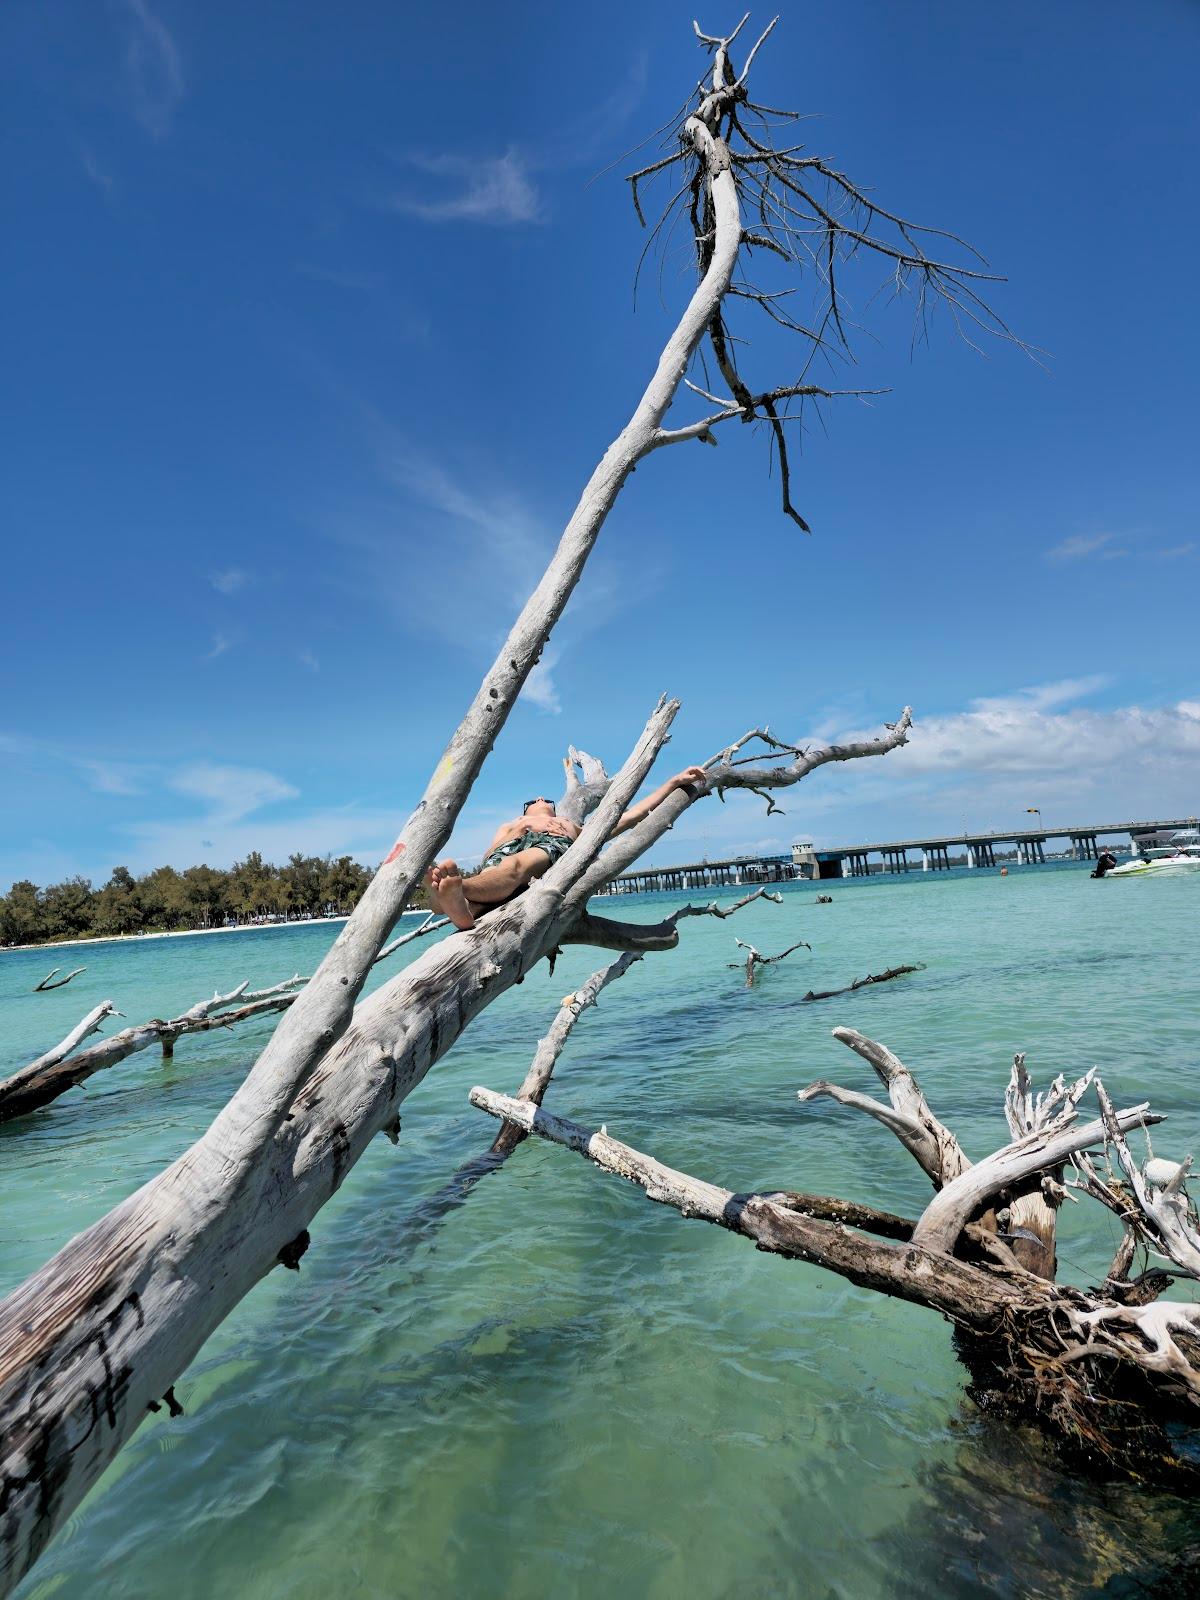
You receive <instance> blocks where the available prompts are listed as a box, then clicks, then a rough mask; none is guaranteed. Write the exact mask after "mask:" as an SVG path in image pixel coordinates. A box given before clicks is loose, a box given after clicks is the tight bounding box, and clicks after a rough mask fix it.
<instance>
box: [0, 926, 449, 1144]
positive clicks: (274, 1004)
mask: <svg viewBox="0 0 1200 1600" xmlns="http://www.w3.org/2000/svg"><path fill="white" fill-rule="evenodd" d="M449 925H450V922H449V918H447V917H439V916H438V915H437V914H436V913H435V912H432V911H431V912H430V913H429V915H428V916H427V917H426V918H425V920H424V921H423V922H422V923H421V924H420V925H419V926H418V927H416V928H414V929H412V930H411V931H410V932H408V933H403V934H401V935H400V936H399V937H398V938H395V939H393V940H392V941H391V942H390V943H389V944H386V945H384V947H383V949H382V950H381V951H380V952H379V954H378V955H377V956H376V957H375V961H374V963H373V965H376V966H377V965H378V964H379V963H380V962H381V961H386V960H387V959H388V957H389V956H392V955H395V953H396V951H397V950H401V949H403V948H404V946H405V945H408V944H412V943H413V941H414V940H416V939H424V938H425V937H426V936H427V935H429V934H431V933H438V932H440V930H441V929H442V928H447V927H449ZM55 970H56V971H57V968H56V969H55ZM79 970H80V971H81V972H82V971H84V970H85V969H84V968H82V967H81V968H80V969H79ZM64 981H65V980H64ZM308 981H309V980H308V978H306V977H301V976H300V974H299V973H297V974H296V975H295V976H294V977H292V978H288V979H286V980H285V981H284V982H283V983H278V984H275V985H274V987H272V988H270V989H255V990H252V989H250V987H249V980H247V981H246V982H244V983H242V984H240V985H239V986H238V987H237V988H236V989H231V990H230V991H229V993H228V994H225V995H221V994H215V995H213V997H212V998H211V999H210V1000H201V1001H200V1002H199V1003H198V1004H197V1005H195V1006H192V1007H191V1009H190V1010H188V1011H186V1012H184V1013H183V1015H182V1016H179V1017H175V1018H172V1019H170V1020H164V1019H163V1018H161V1017H152V1018H151V1019H150V1021H149V1022H145V1023H142V1024H141V1025H139V1026H138V1027H134V1028H125V1029H123V1030H122V1032H120V1033H114V1034H112V1035H110V1036H109V1038H107V1039H105V1040H104V1041H103V1043H102V1044H98V1045H94V1046H93V1047H92V1049H90V1050H87V1051H83V1052H81V1053H80V1054H79V1055H72V1051H74V1050H75V1049H76V1047H77V1046H78V1045H79V1044H80V1042H81V1041H82V1040H83V1039H84V1038H86V1037H87V1035H88V1034H89V1033H94V1032H97V1031H98V1029H99V1026H100V1023H101V1022H102V1021H103V1020H104V1018H105V1017H108V1016H115V1017H119V1016H121V1015H123V1013H122V1012H120V1011H118V1010H117V1009H116V1008H115V1006H114V1005H113V1004H112V1001H111V1000H106V1001H104V1002H103V1004H102V1005H100V1006H97V1007H96V1009H95V1010H94V1011H90V1012H89V1013H88V1015H87V1016H86V1017H84V1019H83V1021H82V1022H80V1023H78V1024H76V1026H75V1027H74V1028H73V1029H72V1030H71V1032H70V1033H69V1034H68V1035H67V1037H66V1038H65V1039H64V1040H63V1041H62V1042H61V1043H60V1044H58V1045H56V1046H55V1047H54V1049H53V1050H50V1051H47V1053H46V1054H45V1055H44V1056H39V1057H38V1059H37V1060H36V1061H32V1062H30V1063H29V1065H28V1066H25V1067H22V1068H21V1069H20V1070H19V1071H18V1072H15V1073H13V1074H12V1076H11V1077H9V1078H6V1079H4V1080H3V1081H2V1082H0V1122H10V1121H12V1119H13V1118H14V1117H23V1116H26V1115H28V1113H29V1112H31V1111H37V1110H39V1109H40V1108H41V1107H42V1106H46V1105H49V1104H50V1103H51V1101H53V1100H57V1099H58V1097H59V1095H62V1094H65V1093H66V1092H67V1090H68V1089H73V1088H75V1087H76V1085H78V1084H81V1083H83V1082H85V1081H86V1079H88V1078H90V1077H91V1076H92V1074H93V1073H95V1072H99V1071H100V1070H101V1068H103V1067H112V1066H115V1065H116V1064H117V1062H119V1061H123V1060H125V1058H126V1057H127V1056H131V1055H134V1054H135V1053H136V1052H137V1051H139V1050H145V1049H147V1048H148V1047H149V1046H150V1045H152V1044H156V1043H157V1044H161V1046H162V1053H163V1055H164V1056H165V1057H166V1058H167V1059H170V1057H171V1056H172V1055H173V1054H174V1052H175V1041H176V1039H178V1038H180V1037H181V1036H182V1035H183V1034H188V1033H204V1032H206V1031H208V1030H209V1029H211V1028H214V1027H221V1028H229V1027H233V1026H234V1024H236V1023H238V1022H246V1021H248V1020H249V1019H250V1018H251V1017H257V1016H262V1015H264V1014H265V1013H269V1012H279V1011H286V1010H287V1009H288V1007H289V1006H290V1005H292V1004H294V1002H295V1001H296V999H297V998H298V996H299V993H300V991H301V990H302V989H303V988H304V986H305V984H306V983H308ZM51 987H52V988H60V987H61V985H59V984H52V985H51ZM235 1004H237V1009H236V1010H232V1009H230V1008H231V1007H233V1006H234V1005H235ZM68 1057H70V1060H69V1061H68V1060H67V1058H68Z"/></svg>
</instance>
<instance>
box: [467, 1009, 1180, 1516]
mask: <svg viewBox="0 0 1200 1600" xmlns="http://www.w3.org/2000/svg"><path fill="white" fill-rule="evenodd" d="M843 1032H846V1033H848V1032H849V1030H843ZM844 1042H847V1043H850V1042H851V1040H850V1039H849V1038H847V1039H846V1040H845V1041H844ZM853 1047H854V1048H855V1049H856V1050H857V1051H858V1053H859V1054H861V1055H863V1056H864V1058H865V1059H868V1060H872V1064H873V1065H876V1069H877V1071H879V1073H880V1076H881V1077H883V1078H884V1081H885V1082H887V1083H888V1084H889V1088H892V1087H895V1089H896V1091H897V1095H898V1097H899V1098H900V1099H901V1100H903V1101H906V1102H907V1104H908V1107H909V1109H911V1107H912V1105H913V1103H914V1102H913V1096H914V1095H916V1096H919V1100H920V1104H921V1105H922V1106H924V1104H925V1102H924V1096H923V1095H920V1091H919V1090H918V1089H916V1086H915V1081H914V1080H912V1075H911V1074H910V1073H908V1072H907V1069H906V1068H903V1067H902V1066H901V1065H900V1064H899V1063H898V1062H896V1058H895V1057H893V1056H892V1054H891V1052H890V1051H888V1050H887V1049H886V1047H884V1046H880V1045H876V1044H875V1043H874V1042H873V1041H870V1040H865V1039H863V1038H862V1036H861V1035H856V1036H854V1039H853ZM893 1063H895V1065H893ZM1091 1082H1092V1079H1091V1076H1090V1075H1089V1077H1088V1083H1089V1085H1090V1083H1091ZM1097 1087H1098V1090H1100V1086H1099V1085H1097ZM1100 1092H1101V1093H1102V1090H1101V1091H1100ZM846 1093H847V1094H848V1093H849V1091H847V1092H846ZM839 1098H841V1096H840V1095H839ZM858 1098H859V1099H860V1100H865V1099H866V1097H865V1096H860V1097H858ZM1045 1099H1046V1100H1047V1101H1054V1102H1055V1104H1054V1105H1053V1106H1051V1107H1050V1109H1049V1111H1048V1113H1047V1114H1046V1116H1044V1117H1043V1125H1042V1126H1041V1127H1039V1128H1037V1129H1035V1130H1033V1131H1032V1132H1030V1133H1027V1134H1026V1135H1025V1136H1024V1139H1023V1140H1022V1141H1018V1142H1017V1144H1016V1145H1014V1146H1009V1147H1005V1149H1003V1150H1000V1151H997V1152H996V1153H995V1154H994V1155H992V1156H989V1157H988V1158H987V1159H986V1160H984V1161H981V1162H980V1163H979V1164H978V1166H975V1167H972V1166H970V1165H969V1164H967V1165H966V1166H965V1167H964V1170H963V1171H962V1172H961V1173H960V1174H958V1175H957V1176H956V1177H955V1178H954V1179H953V1180H952V1181H950V1182H949V1183H948V1184H947V1186H946V1187H945V1188H944V1189H942V1191H941V1193H940V1194H939V1195H938V1196H937V1197H936V1198H935V1200H934V1201H933V1202H932V1203H931V1205H930V1207H928V1208H927V1210H926V1212H925V1215H924V1216H923V1217H922V1218H921V1219H919V1220H918V1222H916V1223H915V1224H914V1223H911V1222H909V1221H908V1220H907V1219H906V1218H904V1217H900V1216H897V1215H895V1214H894V1213H892V1212H883V1211H879V1210H877V1209H876V1208H874V1207H869V1206H862V1205H859V1204H857V1203H855V1202H851V1201H843V1200H839V1199H835V1198H830V1197H825V1196H813V1195H805V1194H799V1193H796V1192H794V1191H786V1190H785V1191H775V1192H771V1193H766V1194H754V1193H745V1194H738V1193H735V1192H733V1191H731V1190H728V1189H724V1188H721V1187H719V1186H718V1185H716V1184H712V1183H709V1182H707V1181H706V1180H704V1179H702V1178H698V1177H693V1176H692V1175H691V1174H689V1173H685V1172H680V1171H677V1170H675V1169H673V1168H671V1167H668V1166H666V1165H664V1164H663V1163H661V1162H659V1161H657V1160H656V1159H654V1158H653V1157H652V1156H649V1155H645V1154H643V1153H642V1152H641V1151H638V1150H635V1149H633V1148H632V1147H631V1146H629V1145H626V1144H622V1143H621V1142H620V1141H618V1140H617V1139H614V1138H613V1137H612V1136H611V1135H610V1134H609V1132H608V1130H607V1128H606V1127H601V1128H600V1129H598V1130H593V1129H589V1128H586V1127H583V1126H581V1125H580V1124H578V1123H574V1122H570V1121H568V1120H567V1119H565V1118H561V1117H555V1116H553V1115H551V1114H550V1113H548V1112H546V1111H545V1110H544V1109H541V1108H539V1107H536V1106H533V1105H530V1104H528V1103H525V1102H521V1101H518V1100H515V1099H512V1098H510V1097H509V1096H506V1095H499V1094H495V1093H493V1092H492V1091H491V1090H488V1089H484V1088H475V1089H473V1090H472V1091H471V1095H470V1100H471V1103H472V1104H473V1105H475V1106H477V1107H479V1108H480V1109H481V1110H484V1111H487V1112H488V1113H489V1114H490V1115H492V1116H495V1117H498V1118H500V1119H501V1120H502V1121H504V1122H505V1123H506V1124H511V1125H513V1126H516V1127H518V1128H519V1129H521V1130H522V1131H523V1132H525V1133H535V1134H537V1135H539V1136H540V1137H541V1138H544V1139H546V1140H548V1141H550V1142H551V1143H555V1144H560V1145H562V1146H564V1147H565V1148H567V1149H569V1150H572V1151H575V1152H576V1153H578V1154H580V1155H583V1156H585V1157H586V1158H587V1159H588V1160H590V1161H592V1162H593V1163H594V1164H595V1165H597V1166H598V1167H601V1168H602V1169H604V1170H605V1171H607V1172H611V1173H614V1174H616V1175H617V1176H619V1177H622V1178H624V1179H626V1180H627V1181H628V1182H630V1183H632V1184H635V1185H636V1186H638V1187H639V1188H641V1189H642V1190H644V1192H645V1193H646V1195H647V1196H648V1197H649V1198H650V1199H651V1200H654V1201H657V1202H658V1203H659V1204H662V1205H668V1206H672V1207H674V1208H675V1209H676V1210H678V1211H679V1212H680V1213H681V1214H682V1215H683V1216H684V1217H690V1218H698V1219H700V1220H702V1221H705V1222H710V1223H716V1224H717V1225H718V1226H720V1227H723V1228H726V1229H728V1230H729V1231H730V1232H732V1233H737V1234H742V1235H744V1236H745V1237H747V1238H749V1239H751V1240H753V1242H754V1243H755V1244H756V1245H757V1247H758V1248H759V1249H761V1250H768V1251H773V1252H775V1253H778V1254H781V1255H784V1256H788V1257H791V1258H792V1259H794V1260H799V1261H804V1262H809V1263H812V1264H814V1265H816V1266H819V1267H822V1268H824V1269H825V1270H827V1271H830V1272H834V1273H836V1274H838V1275H839V1276H841V1277H844V1278H847V1279H848V1280H849V1281H850V1282H852V1283H856V1284H858V1285H860V1286H862V1287H864V1288H868V1289H873V1290H875V1291H877V1292H878V1293H881V1294H885V1295H891V1296H895V1297H897V1298H899V1299H903V1300H908V1301H911V1302H913V1303H915V1304H918V1305H923V1306H927V1307H929V1308H930V1309H932V1310H935V1311H938V1312H940V1313H941V1314H942V1315H943V1316H945V1317H947V1318H948V1319H949V1320H950V1322H951V1323H952V1324H953V1325H954V1327H955V1330H956V1333H957V1336H958V1338H957V1345H958V1350H959V1353H960V1355H961V1356H962V1358H963V1360H964V1361H965V1363H966V1364H967V1367H968V1369H969V1371H970V1373H971V1376H972V1381H973V1391H974V1393H975V1394H976V1395H977V1396H978V1397H980V1398H981V1399H986V1402H987V1403H988V1404H989V1405H990V1406H991V1407H993V1408H995V1409H1002V1410H1007V1411H1009V1412H1011V1413H1013V1414H1018V1415H1025V1416H1032V1417H1034V1418H1036V1419H1037V1420H1038V1421H1039V1422H1040V1423H1041V1424H1042V1425H1043V1426H1044V1427H1045V1428H1046V1429H1047V1430H1048V1431H1049V1432H1050V1433H1051V1434H1052V1435H1053V1436H1055V1437H1057V1438H1058V1440H1059V1441H1060V1442H1062V1443H1064V1444H1066V1445H1067V1446H1068V1447H1069V1448H1070V1449H1071V1450H1072V1451H1073V1452H1076V1453H1078V1454H1079V1455H1081V1456H1082V1457H1083V1458H1084V1459H1086V1460H1088V1461H1089V1462H1091V1463H1092V1464H1093V1465H1103V1466H1106V1467H1109V1468H1115V1469H1118V1470H1120V1471H1123V1472H1131V1473H1134V1474H1136V1475H1138V1476H1142V1477H1154V1478H1156V1479H1160V1480H1164V1481H1167V1482H1171V1483H1175V1484H1177V1485H1180V1486H1184V1485H1186V1486H1188V1487H1194V1486H1195V1484H1196V1483H1197V1481H1200V1472H1198V1469H1197V1467H1196V1463H1195V1461H1194V1459H1192V1457H1191V1455H1190V1453H1189V1451H1188V1449H1187V1445H1186V1442H1185V1443H1184V1444H1183V1445H1182V1447H1181V1448H1180V1449H1179V1450H1178V1451H1176V1450H1175V1448H1174V1444H1175V1442H1176V1441H1177V1439H1178V1434H1177V1432H1173V1431H1172V1430H1173V1429H1175V1428H1176V1425H1177V1424H1178V1423H1180V1422H1183V1423H1185V1424H1190V1425H1191V1426H1192V1427H1193V1428H1195V1427H1197V1426H1200V1306H1196V1305H1192V1304H1186V1305H1183V1304H1177V1303H1166V1302H1159V1301H1157V1299H1156V1296H1157V1294H1158V1293H1161V1290H1162V1288H1164V1287H1165V1286H1166V1285H1167V1284H1169V1282H1170V1278H1169V1276H1168V1274H1166V1273H1148V1274H1143V1276H1142V1278H1141V1279H1139V1280H1138V1281H1137V1283H1136V1284H1135V1285H1125V1286H1124V1289H1125V1290H1126V1291H1128V1293H1125V1294H1110V1293H1107V1292H1105V1291H1103V1290H1097V1291H1092V1292H1091V1293H1084V1292H1082V1291H1081V1290H1079V1289H1076V1288H1073V1287H1070V1286H1059V1285H1057V1284H1055V1283H1054V1282H1053V1281H1052V1280H1051V1279H1048V1278H1046V1277H1044V1276H1040V1275H1039V1274H1037V1273H1036V1272H1032V1271H1029V1270H1028V1269H1027V1268H1026V1267H1025V1266H1024V1265H1023V1264H1022V1263H1021V1262H1020V1261H1019V1260H1018V1258H1017V1257H1016V1255H1015V1254H1014V1253H1013V1252H1012V1251H1011V1250H1010V1249H1009V1247H1008V1245H1007V1244H1006V1243H1005V1241H1004V1239H1003V1238H1002V1237H1001V1236H1000V1235H999V1234H998V1233H997V1231H996V1230H997V1218H998V1217H999V1218H1000V1219H1001V1220H1003V1218H1004V1216H1005V1212H1004V1210H1001V1211H999V1212H993V1211H991V1210H984V1209H983V1208H984V1207H988V1206H990V1205H991V1203H992V1202H993V1201H994V1200H996V1199H997V1198H1003V1196H1002V1195H1001V1194H999V1193H998V1191H997V1187H996V1182H995V1180H996V1179H997V1178H999V1179H1000V1180H1001V1182H1002V1183H1003V1182H1011V1183H1012V1184H1013V1185H1015V1186H1019V1185H1020V1184H1021V1183H1022V1182H1023V1181H1024V1180H1026V1179H1027V1178H1028V1177H1029V1176H1030V1175H1031V1174H1033V1173H1035V1172H1041V1173H1043V1174H1049V1173H1051V1172H1053V1170H1054V1169H1055V1168H1057V1167H1058V1166H1060V1165H1061V1163H1062V1161H1063V1159H1065V1157H1066V1156H1067V1155H1070V1154H1072V1153H1073V1152H1074V1153H1075V1154H1076V1159H1077V1160H1078V1159H1080V1157H1079V1154H1078V1152H1079V1151H1080V1150H1081V1149H1082V1148H1083V1146H1084V1145H1085V1144H1086V1143H1088V1142H1091V1143H1105V1144H1106V1147H1107V1148H1112V1149H1114V1150H1115V1151H1116V1153H1117V1157H1118V1160H1120V1161H1121V1164H1122V1170H1123V1171H1124V1173H1125V1177H1126V1179H1127V1180H1128V1181H1129V1182H1130V1187H1131V1191H1132V1199H1131V1205H1133V1206H1136V1208H1137V1209H1138V1210H1139V1211H1142V1215H1143V1219H1144V1220H1145V1221H1146V1225H1147V1226H1148V1227H1151V1228H1154V1227H1156V1226H1158V1224H1156V1223H1154V1222H1153V1220H1151V1219H1149V1218H1147V1216H1146V1213H1145V1211H1143V1207H1144V1206H1146V1207H1149V1208H1150V1212H1151V1213H1152V1212H1153V1211H1154V1209H1155V1208H1156V1207H1157V1206H1158V1205H1159V1204H1160V1202H1159V1201H1158V1200H1157V1199H1156V1196H1155V1192H1154V1187H1155V1186H1153V1185H1149V1186H1147V1184H1146V1181H1145V1179H1144V1170H1145V1169H1144V1168H1143V1174H1142V1175H1140V1180H1139V1183H1138V1185H1137V1186H1134V1185H1133V1183H1132V1180H1131V1179H1130V1173H1131V1172H1132V1171H1136V1170H1137V1169H1136V1167H1135V1165H1134V1163H1133V1161H1132V1157H1129V1159H1128V1165H1126V1162H1125V1158H1124V1157H1123V1156H1122V1155H1121V1153H1120V1151H1121V1146H1124V1148H1125V1150H1126V1151H1127V1150H1128V1146H1127V1144H1126V1142H1125V1133H1126V1130H1127V1129H1128V1128H1130V1127H1132V1126H1142V1127H1144V1126H1146V1125H1147V1124H1148V1123H1150V1122H1152V1121H1158V1120H1160V1119H1159V1118H1158V1117H1156V1116H1155V1115H1154V1114H1153V1113H1151V1112H1149V1111H1148V1110H1147V1108H1145V1107H1134V1108H1131V1109H1129V1110H1124V1111H1116V1110H1114V1109H1113V1108H1112V1106H1111V1103H1110V1102H1108V1101H1107V1097H1106V1096H1103V1095H1102V1099H1101V1105H1102V1116H1101V1117H1100V1118H1099V1119H1097V1120H1096V1121H1093V1122H1090V1123H1087V1124H1086V1125H1083V1126H1080V1127H1075V1126H1074V1120H1075V1117H1076V1109H1075V1105H1074V1104H1068V1103H1067V1102H1068V1101H1069V1100H1070V1094H1069V1093H1066V1094H1064V1093H1063V1092H1062V1088H1061V1086H1059V1085H1056V1086H1055V1087H1053V1088H1052V1089H1051V1091H1050V1092H1049V1094H1048V1095H1047V1096H1046V1097H1045ZM843 1103H851V1104H853V1103H854V1102H853V1101H850V1100H845V1101H843ZM930 1115H932V1114H930ZM935 1120H936V1119H935ZM938 1126H939V1127H940V1126H941V1125H940V1124H938ZM946 1137H947V1139H948V1140H953V1136H952V1135H949V1134H947V1135H946ZM953 1148H954V1149H957V1148H958V1147H957V1142H956V1141H955V1142H954V1143H953ZM914 1154H917V1158H918V1160H919V1161H920V1162H921V1164H922V1166H924V1167H925V1168H926V1170H927V1171H928V1170H929V1169H930V1166H931V1165H934V1164H935V1163H934V1161H933V1160H932V1159H931V1156H930V1152H929V1150H928V1149H927V1148H918V1149H914ZM962 1160H963V1162H966V1158H965V1157H962ZM1163 1165H1164V1167H1166V1166H1171V1167H1173V1168H1174V1167H1175V1164H1174V1163H1164V1164H1163ZM1175 1170H1176V1172H1177V1171H1178V1168H1176V1169H1175ZM1164 1176H1165V1173H1164ZM1175 1182H1176V1178H1175V1177H1172V1178H1170V1179H1168V1180H1167V1182H1166V1184H1165V1185H1164V1188H1165V1189H1170V1187H1171V1184H1172V1183H1175ZM1181 1187H1182V1183H1181V1181H1180V1182H1179V1183H1178V1184H1177V1187H1176V1190H1175V1193H1176V1194H1178V1192H1179V1189H1180V1188H1181ZM968 1200H969V1201H970V1204H969V1205H968V1203H967V1202H968ZM856 1230H861V1231H856ZM964 1256H969V1257H971V1258H972V1259H963V1257H964Z"/></svg>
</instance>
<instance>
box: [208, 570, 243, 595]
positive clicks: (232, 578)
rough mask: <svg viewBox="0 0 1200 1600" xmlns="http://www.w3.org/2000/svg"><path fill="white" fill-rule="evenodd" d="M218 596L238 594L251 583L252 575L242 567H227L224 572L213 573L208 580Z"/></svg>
mask: <svg viewBox="0 0 1200 1600" xmlns="http://www.w3.org/2000/svg"><path fill="white" fill-rule="evenodd" d="M208 581H209V582H210V583H211V584H212V586H213V588H214V589H215V590H216V591H217V593H218V594H237V593H238V591H239V590H241V589H244V588H245V587H246V585H247V584H248V583H249V582H250V574H249V573H248V572H244V571H243V570H242V568H241V567H226V568H225V569H224V571H222V572H213V573H211V574H210V575H209V580H208Z"/></svg>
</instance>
